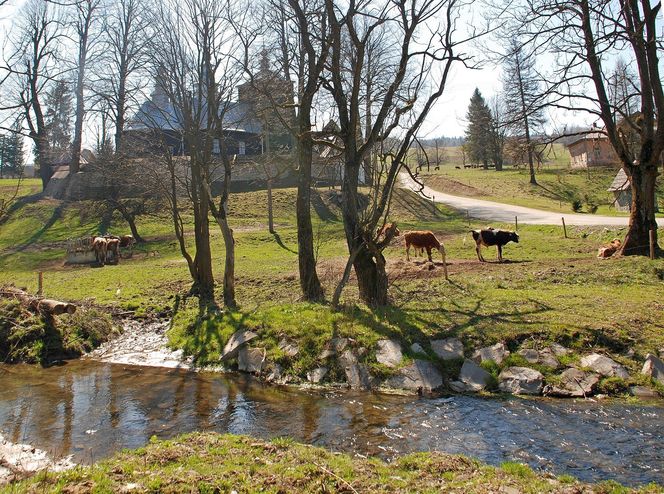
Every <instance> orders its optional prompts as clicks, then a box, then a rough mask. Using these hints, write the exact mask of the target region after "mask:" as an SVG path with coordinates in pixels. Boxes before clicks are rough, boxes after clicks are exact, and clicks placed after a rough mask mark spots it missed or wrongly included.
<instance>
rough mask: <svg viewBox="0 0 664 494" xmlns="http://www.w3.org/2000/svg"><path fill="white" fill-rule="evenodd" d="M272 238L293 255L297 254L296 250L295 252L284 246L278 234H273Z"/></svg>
mask: <svg viewBox="0 0 664 494" xmlns="http://www.w3.org/2000/svg"><path fill="white" fill-rule="evenodd" d="M272 236H273V237H274V241H275V242H276V243H277V245H278V246H279V247H281V248H282V249H284V250H287V251H288V252H291V253H293V254H297V251H296V250H293V249H291V248H290V247H288V246H287V245H286V244H284V242H283V240H281V236H280V235H279V234H278V233H277V232H272Z"/></svg>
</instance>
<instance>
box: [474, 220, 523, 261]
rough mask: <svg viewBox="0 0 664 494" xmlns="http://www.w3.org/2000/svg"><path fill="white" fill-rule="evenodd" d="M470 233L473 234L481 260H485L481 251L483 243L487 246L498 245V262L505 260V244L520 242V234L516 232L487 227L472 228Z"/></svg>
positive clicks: (478, 256)
mask: <svg viewBox="0 0 664 494" xmlns="http://www.w3.org/2000/svg"><path fill="white" fill-rule="evenodd" d="M470 233H472V234H473V240H475V251H476V252H477V258H478V259H479V260H480V262H485V260H484V257H482V253H481V252H480V248H481V247H482V246H483V245H484V246H485V247H490V246H492V245H495V246H496V247H498V262H503V245H505V244H506V243H508V242H516V243H517V244H518V243H519V235H518V234H517V233H516V232H510V231H506V230H494V229H493V228H487V229H486V230H471V231H470Z"/></svg>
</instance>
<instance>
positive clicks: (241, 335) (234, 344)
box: [221, 329, 258, 360]
mask: <svg viewBox="0 0 664 494" xmlns="http://www.w3.org/2000/svg"><path fill="white" fill-rule="evenodd" d="M254 338H258V335H257V334H256V333H254V332H253V331H249V330H244V329H240V330H238V331H236V332H235V333H233V334H232V335H231V337H230V338H229V339H228V341H227V342H226V345H224V350H223V351H222V352H221V360H228V359H231V358H235V357H236V356H237V353H238V351H239V350H240V347H241V346H243V345H246V344H247V343H249V342H250V341H251V340H253V339H254Z"/></svg>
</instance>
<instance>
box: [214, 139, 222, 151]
mask: <svg viewBox="0 0 664 494" xmlns="http://www.w3.org/2000/svg"><path fill="white" fill-rule="evenodd" d="M212 152H213V153H214V154H219V152H220V151H219V139H215V140H214V141H212Z"/></svg>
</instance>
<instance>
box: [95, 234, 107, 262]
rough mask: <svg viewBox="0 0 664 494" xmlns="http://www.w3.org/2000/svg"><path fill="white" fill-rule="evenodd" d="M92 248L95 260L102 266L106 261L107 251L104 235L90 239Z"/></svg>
mask: <svg viewBox="0 0 664 494" xmlns="http://www.w3.org/2000/svg"><path fill="white" fill-rule="evenodd" d="M92 249H93V250H94V251H95V258H96V259H97V262H98V263H99V264H100V265H101V266H103V265H104V264H105V263H106V253H107V252H108V240H106V239H105V238H104V237H94V239H93V240H92Z"/></svg>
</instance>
